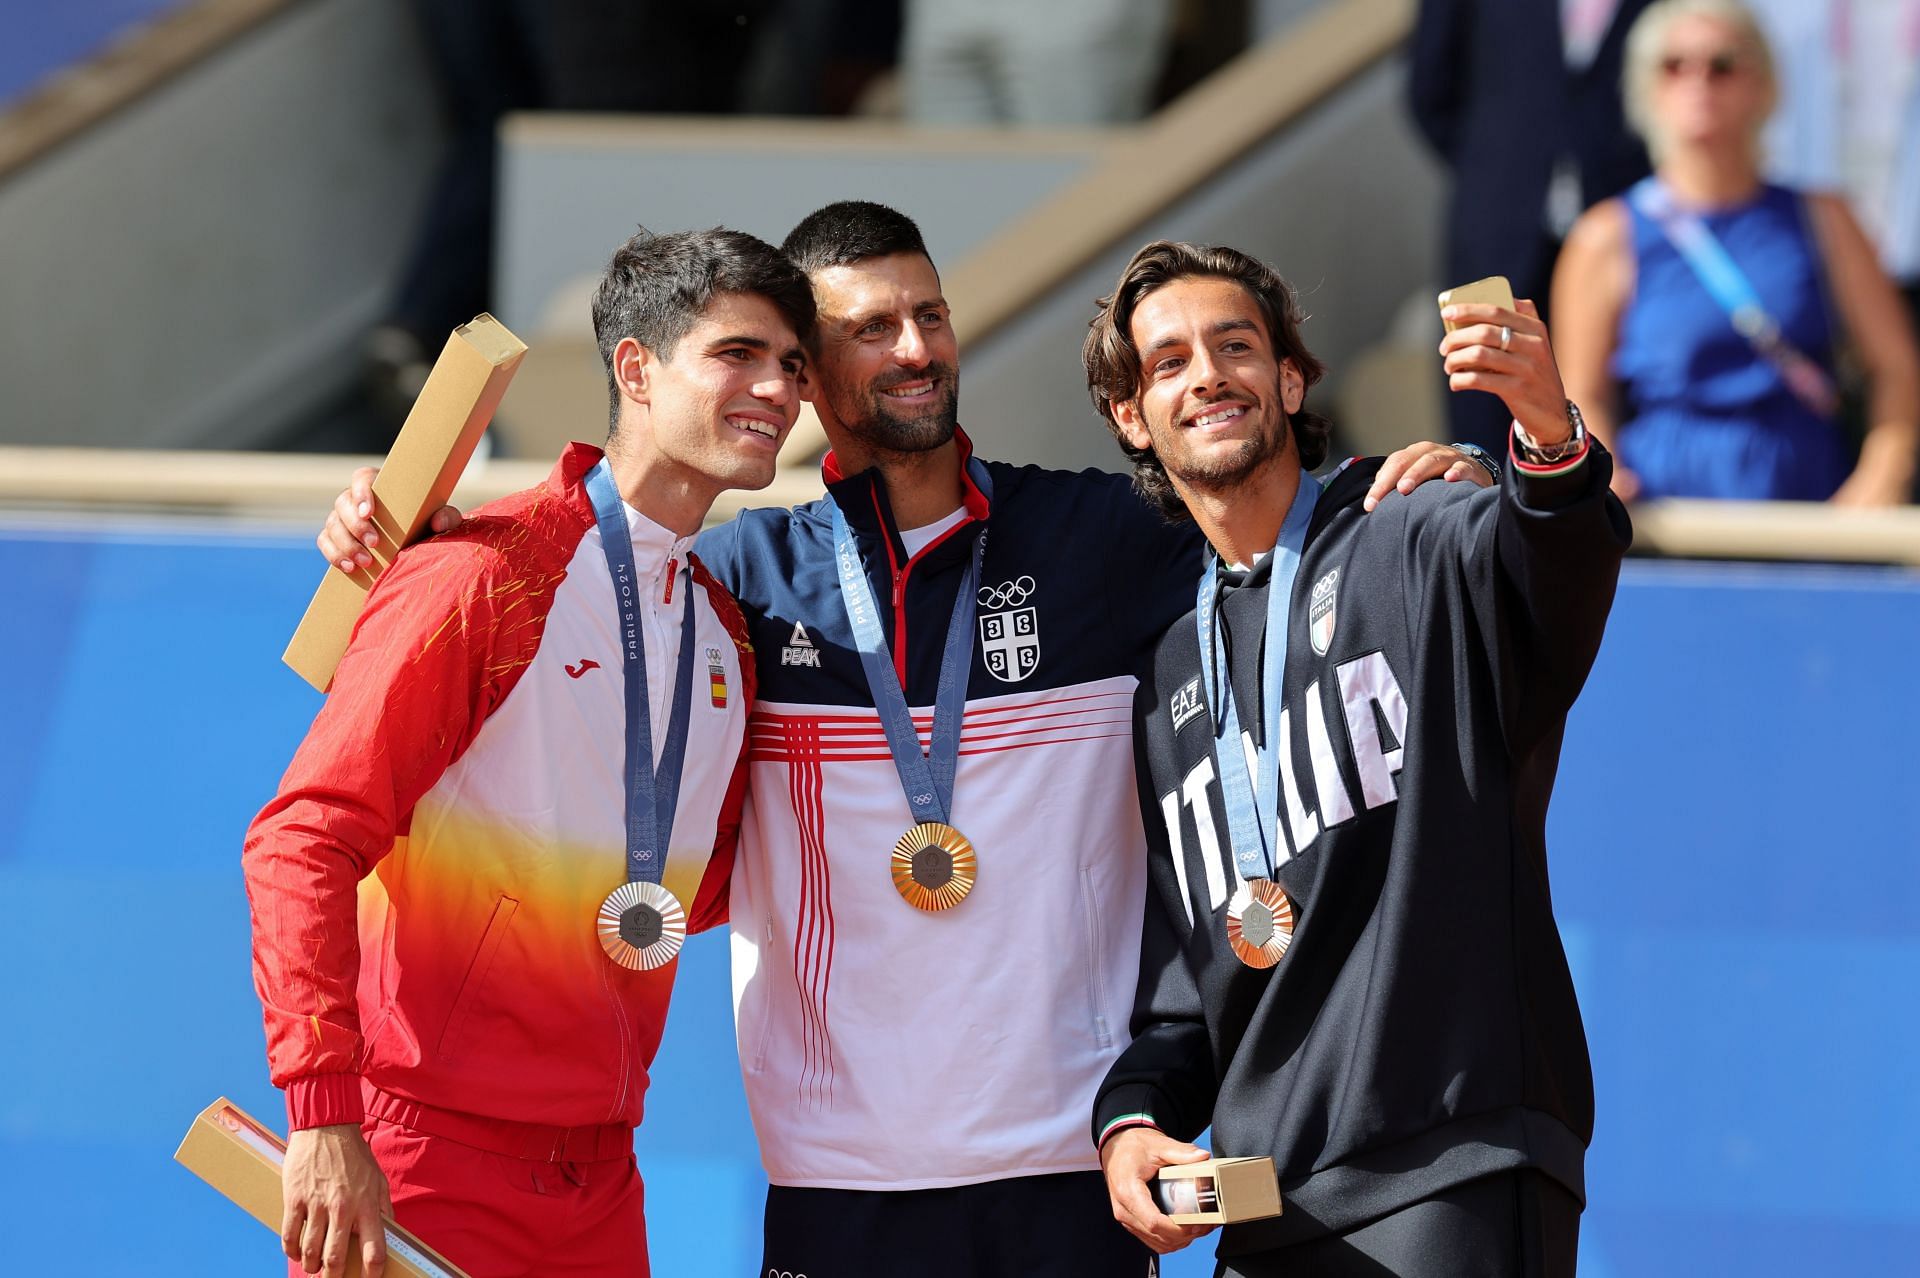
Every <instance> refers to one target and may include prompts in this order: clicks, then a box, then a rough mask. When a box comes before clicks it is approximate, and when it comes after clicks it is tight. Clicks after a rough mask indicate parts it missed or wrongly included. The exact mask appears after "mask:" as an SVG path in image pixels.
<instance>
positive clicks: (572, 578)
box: [242, 444, 753, 1128]
mask: <svg viewBox="0 0 1920 1278" xmlns="http://www.w3.org/2000/svg"><path fill="white" fill-rule="evenodd" d="M599 457H600V453H599V450H598V449H594V448H591V447H588V446H586V445H584V444H575V445H573V446H572V447H570V448H569V450H568V451H567V453H566V454H565V456H563V457H562V458H561V460H560V463H559V465H558V466H557V467H556V468H555V469H554V471H553V474H552V475H551V476H550V477H549V478H548V479H547V481H546V482H545V483H543V484H541V485H540V486H539V487H537V488H533V489H529V490H527V491H526V492H522V493H518V494H515V495H513V496H511V497H508V498H505V499H504V500H502V501H499V502H495V503H492V504H491V505H488V506H484V507H482V508H481V509H479V510H478V511H476V512H475V513H474V516H473V517H472V518H471V519H469V520H468V522H467V523H466V524H464V525H463V526H462V527H461V528H460V529H459V530H458V531H457V532H454V533H451V534H448V535H446V536H441V537H435V538H432V539H430V540H428V541H425V542H422V543H420V544H419V545H416V546H414V547H412V548H410V549H408V550H406V551H405V552H404V553H402V554H401V555H400V556H399V558H398V559H397V560H396V562H395V563H394V564H393V565H392V567H391V568H390V569H389V570H388V571H387V573H386V574H385V575H383V576H382V577H381V579H380V581H379V583H378V584H377V585H376V586H375V587H374V590H373V592H372V594H371V596H370V597H369V599H368V602H367V607H366V610H365V612H364V614H363V615H362V616H361V618H360V621H359V623H358V625H357V626H356V627H355V630H354V634H353V640H352V643H351V644H350V645H349V647H348V650H347V654H346V657H345V658H344V660H342V662H341V664H340V668H339V672H338V674H337V675H336V676H335V680H334V685H333V691H332V693H331V694H330V695H329V696H328V698H327V701H326V704H325V705H324V706H323V707H322V709H321V711H320V714H319V716H318V717H317V718H316V719H315V720H314V723H313V727H312V728H311V730H310V731H309V732H308V734H307V738H306V740H305V742H303V743H302V745H301V747H300V749H299V752H298V753H297V754H296V755H295V756H294V759H293V763H292V765H291V766H290V767H289V768H288V770H287V774H286V777H285V778H284V780H283V781H282V783H281V786H280V792H279V794H278V795H277V796H276V797H275V798H274V800H273V802H271V803H269V804H268V805H267V807H266V808H265V810H263V811H262V812H261V813H260V815H259V816H258V817H257V818H255V820H254V822H253V825H252V827H251V829H249V831H248V833H247V839H246V847H245V851H244V853H243V857H242V860H243V863H244V866H245V871H246V880H247V894H248V900H249V902H250V905H251V910H252V917H253V936H254V946H253V970H254V984H255V986H256V988H257V989H258V991H259V993H260V999H261V1002H262V1003H263V1004H264V1006H265V1011H266V1032H267V1057H268V1062H269V1064H270V1066H271V1070H272V1075H273V1081H274V1083H275V1084H276V1085H278V1086H280V1087H283V1088H285V1089H286V1092H287V1110H288V1120H289V1125H290V1126H291V1127H294V1128H303V1127H314V1126H320V1125H323V1124H328V1123H344V1122H358V1121H360V1119H361V1117H362V1114H363V1110H362V1081H363V1080H364V1081H365V1082H366V1083H370V1084H372V1085H373V1086H375V1087H377V1088H379V1089H381V1090H383V1091H385V1092H388V1093H392V1094H395V1095H398V1096H402V1097H405V1098H407V1099H410V1100H416V1101H420V1102H422V1103H425V1104H428V1105H434V1106H438V1107H440V1108H443V1109H453V1110H459V1111H463V1112H466V1113H470V1114H475V1115H480V1116H483V1117H491V1118H498V1119H507V1120H512V1121H518V1122H531V1123H544V1124H553V1125H558V1126H567V1127H578V1126H589V1125H596V1124H606V1123H624V1124H637V1123H638V1122H639V1121H640V1116H641V1108H642V1098H643V1096H644V1094H645V1091H646V1085H647V1071H648V1067H649V1066H650V1064H651V1063H652V1060H653V1055H654V1051H655V1049H656V1048H657V1047H658V1045H659V1042H660V1033H661V1029H662V1027H663V1025H664V1023H665V1019H666V1013H667V1000H668V996H669V994H670V993H671V991H672V987H673V978H674V972H675V970H676V968H677V966H678V964H677V963H669V964H668V965H666V966H665V967H662V968H659V969H656V970H654V971H651V972H637V971H631V970H628V969H626V968H623V967H620V966H617V965H616V964H614V963H613V962H612V961H611V960H610V959H608V958H607V956H606V955H605V953H603V952H602V950H601V948H600V944H599V940H598V938H597V935H596V932H595V927H594V918H595V912H596V911H597V909H598V907H599V905H600V902H601V900H602V899H603V898H604V897H605V896H606V894H607V893H608V892H610V891H612V890H613V889H614V888H615V887H617V886H618V885H619V884H620V883H621V882H623V881H624V879H625V876H626V857H625V842H624V839H625V834H624V832H625V803H626V793H625V789H624V787H623V782H622V763H623V760H624V757H625V751H626V746H625V719H624V704H623V698H622V685H621V678H622V673H621V656H620V652H621V650H620V648H619V645H618V640H617V635H616V629H617V614H616V609H615V603H614V595H613V586H612V582H611V579H610V578H609V575H608V571H607V567H606V561H605V558H604V557H603V553H602V551H601V547H600V535H599V531H598V529H597V528H596V527H595V525H594V520H593V509H592V504H591V502H590V501H589V500H588V497H587V494H586V490H585V488H584V486H583V480H584V477H585V475H586V473H587V471H588V470H590V469H591V468H592V466H593V465H594V463H595V462H597V461H598V460H599ZM628 523H629V526H630V528H631V530H632V537H633V543H634V555H635V561H636V564H637V567H638V570H639V575H640V578H641V584H642V586H643V588H644V589H645V591H646V594H647V599H648V607H647V608H646V610H645V611H644V613H643V625H644V628H645V629H644V634H645V639H646V650H647V674H648V691H649V702H650V706H651V713H652V720H653V725H652V727H653V741H654V743H655V748H656V751H657V750H658V748H659V745H660V743H661V742H662V740H663V739H664V737H665V728H666V720H667V715H668V712H669V709H670V706H671V701H672V691H673V690H672V680H673V668H674V659H675V657H676V655H677V652H678V648H679V640H680V630H681V625H682V615H683V614H682V610H683V607H684V600H683V598H682V592H684V591H686V590H689V589H693V590H696V591H698V594H697V596H696V601H695V626H696V637H697V641H698V646H697V648H696V649H695V679H694V684H693V696H694V701H693V714H692V718H691V730H690V736H689V740H688V743H687V751H686V767H685V772H684V774H683V779H682V782H681V788H680V797H679V806H678V810H677V814H676V817H675V820H674V826H673V839H672V844H671V847H670V849H669V853H668V858H667V865H666V879H665V882H666V886H667V887H668V888H669V889H671V890H672V891H673V892H674V894H675V895H676V896H677V897H678V898H679V899H680V901H681V902H682V903H683V905H684V906H685V907H686V909H687V913H688V923H689V927H690V928H691V929H692V930H696V931H697V930H700V929H702V928H707V927H712V926H714V925H716V924H718V923H722V922H724V921H725V920H726V902H727V891H726V889H727V876H728V872H729V869H730V867H731V864H732V859H733V838H734V833H735V829H736V827H737V825H738V819H739V811H740V802H741V794H742V790H743V787H744V784H745V773H744V770H743V767H742V748H741V747H742V741H743V738H744V729H745V724H746V720H747V713H748V710H749V708H750V703H751V700H752V696H753V660H752V656H751V648H750V647H749V646H748V643H747V639H746V628H745V625H744V623H743V621H742V620H741V616H740V612H739V609H738V608H737V607H736V606H735V604H734V602H733V600H732V598H731V597H730V596H728V595H727V593H726V592H725V591H724V590H723V589H722V588H721V587H720V586H719V585H718V584H717V583H716V582H715V581H714V580H713V578H712V577H710V576H709V575H708V574H707V572H706V570H705V569H704V568H703V567H702V566H701V565H700V564H699V562H698V561H697V560H693V559H691V558H690V557H689V555H688V553H687V546H688V542H689V541H690V540H691V539H690V538H679V537H675V536H674V535H673V534H672V533H671V532H669V531H668V530H667V529H665V528H662V527H661V526H659V525H658V524H655V523H653V522H652V521H651V520H648V519H646V518H645V517H644V516H642V515H640V514H639V513H638V512H636V511H632V510H631V509H630V510H629V511H628ZM356 888H357V902H356ZM356 913H357V916H358V917H357V927H356V917H355V916H356Z"/></svg>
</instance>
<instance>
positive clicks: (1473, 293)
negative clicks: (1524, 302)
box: [1440, 275, 1513, 333]
mask: <svg viewBox="0 0 1920 1278" xmlns="http://www.w3.org/2000/svg"><path fill="white" fill-rule="evenodd" d="M1469 302H1470V303H1474V304H1476V305H1483V306H1503V307H1505V308H1506V309H1507V310H1512V309H1513V285H1512V284H1510V283H1509V282H1508V281H1507V277H1506V276H1504V275H1489V276H1487V278H1485V279H1484V280H1475V281H1474V282H1473V283H1471V284H1461V285H1458V286H1457V287H1454V288H1450V289H1448V290H1447V291H1446V292H1444V293H1442V294H1441V295H1440V306H1441V308H1442V309H1443V310H1444V309H1445V308H1446V307H1448V306H1453V305H1456V304H1464V303H1469ZM1440 323H1441V324H1442V325H1445V327H1446V330H1447V331H1448V332H1449V333H1451V332H1452V331H1453V330H1454V327H1455V326H1454V325H1452V324H1448V323H1447V321H1446V320H1445V319H1444V318H1443V319H1441V321H1440Z"/></svg>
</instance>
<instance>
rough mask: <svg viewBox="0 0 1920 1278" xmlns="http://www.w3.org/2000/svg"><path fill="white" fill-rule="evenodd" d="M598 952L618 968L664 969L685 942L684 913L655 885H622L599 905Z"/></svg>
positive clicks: (670, 897)
mask: <svg viewBox="0 0 1920 1278" xmlns="http://www.w3.org/2000/svg"><path fill="white" fill-rule="evenodd" d="M598 924H599V931H600V948H601V949H603V950H605V951H606V952H607V957H608V958H610V959H612V960H613V961H614V962H616V963H618V964H619V965H620V966H621V967H628V968H632V969H633V970H634V971H636V972H651V971H652V970H653V969H654V968H656V967H665V966H666V965H667V964H668V963H671V962H672V961H673V956H674V955H676V954H678V953H679V952H680V947H681V946H682V945H684V944H685V943H686V940H687V912H686V911H685V910H683V909H681V908H680V902H679V901H677V900H675V899H674V896H673V893H671V892H669V891H667V890H666V889H665V888H663V887H661V886H660V885H659V884H658V883H646V882H633V883H622V884H621V885H620V886H619V887H617V888H615V889H614V890H613V891H612V892H610V893H608V894H607V899H606V900H604V901H602V902H601V903H600V914H599V918H598Z"/></svg>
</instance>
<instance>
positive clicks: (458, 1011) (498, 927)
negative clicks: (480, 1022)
mask: <svg viewBox="0 0 1920 1278" xmlns="http://www.w3.org/2000/svg"><path fill="white" fill-rule="evenodd" d="M519 908H520V902H519V901H518V900H516V899H515V898H513V897H511V896H502V897H501V898H500V900H499V901H498V902H497V903H495V905H494V907H493V917H492V918H490V919H488V920H487V930H486V931H485V932H483V933H481V935H480V944H479V946H478V948H476V949H475V950H474V952H473V959H472V961H471V962H469V963H468V964H467V974H466V976H465V977H464V978H463V979H462V980H461V982H460V991H459V993H457V994H455V995H454V996H453V1007H452V1008H451V1009H450V1010H449V1011H448V1012H447V1024H446V1027H445V1028H444V1029H442V1030H441V1031H440V1042H439V1044H438V1045H437V1046H436V1047H435V1049H434V1053H435V1055H437V1056H439V1058H440V1059H441V1060H442V1061H447V1062H452V1061H456V1060H458V1059H460V1056H461V1054H462V1053H463V1052H465V1051H466V1048H467V1039H468V1037H469V1036H470V1033H471V1029H472V1020H473V1017H472V1012H473V1004H474V1001H475V1000H476V999H478V998H479V997H480V995H481V994H482V993H483V992H484V991H485V990H486V988H487V976H488V974H489V973H490V972H491V971H492V970H493V960H494V958H495V957H496V956H497V955H498V954H499V953H500V942H502V941H503V940H505V939H506V936H507V925H508V924H510V923H511V922H513V915H514V911H516V910H518V909H519Z"/></svg>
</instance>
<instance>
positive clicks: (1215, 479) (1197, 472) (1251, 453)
mask: <svg viewBox="0 0 1920 1278" xmlns="http://www.w3.org/2000/svg"><path fill="white" fill-rule="evenodd" d="M1173 429H1174V430H1175V431H1177V430H1178V428H1177V427H1175V428H1173ZM1292 437H1293V428H1292V426H1291V425H1290V424H1289V422H1288V421H1287V418H1286V415H1285V414H1284V413H1283V414H1281V416H1280V420H1279V423H1278V424H1277V425H1276V426H1275V428H1274V429H1272V430H1267V431H1262V432H1261V433H1260V435H1259V436H1258V437H1256V438H1253V439H1247V440H1242V441H1241V443H1240V446H1239V448H1237V449H1235V450H1234V451H1233V452H1232V453H1230V454H1228V455H1227V456H1225V457H1216V458H1213V459H1210V460H1206V461H1201V460H1198V459H1196V458H1192V457H1190V456H1188V455H1187V453H1186V449H1185V448H1184V446H1179V447H1177V448H1174V449H1167V448H1156V449H1155V450H1154V451H1155V452H1157V453H1158V454H1159V455H1160V463H1161V465H1163V466H1166V468H1167V473H1168V475H1169V476H1170V477H1171V478H1174V479H1177V480H1179V481H1180V482H1181V483H1182V484H1183V485H1185V486H1186V487H1188V488H1191V489H1193V490H1194V491H1196V492H1203V493H1212V494H1220V493H1231V492H1232V491H1233V490H1235V489H1237V488H1239V487H1240V486H1241V485H1243V484H1245V483H1246V482H1247V481H1248V480H1250V479H1252V478H1253V477H1254V476H1255V475H1257V474H1259V473H1260V471H1261V470H1262V469H1263V468H1265V467H1266V466H1267V465H1268V464H1269V463H1271V462H1274V461H1278V460H1279V459H1281V458H1282V457H1285V456H1286V455H1287V446H1288V441H1289V440H1290V439H1291V438H1292ZM1178 439H1179V437H1178V435H1177V434H1176V435H1175V436H1174V440H1175V442H1176V444H1177V443H1178ZM1169 454H1172V455H1173V457H1174V459H1175V461H1174V464H1172V465H1169V464H1168V456H1169Z"/></svg>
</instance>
